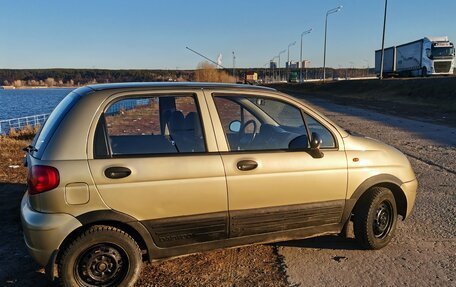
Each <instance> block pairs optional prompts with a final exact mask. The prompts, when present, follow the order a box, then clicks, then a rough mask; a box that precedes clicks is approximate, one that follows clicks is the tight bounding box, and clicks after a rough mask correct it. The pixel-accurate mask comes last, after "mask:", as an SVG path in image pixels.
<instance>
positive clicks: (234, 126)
mask: <svg viewBox="0 0 456 287" xmlns="http://www.w3.org/2000/svg"><path fill="white" fill-rule="evenodd" d="M229 127H230V131H232V132H234V133H238V132H239V131H240V130H241V122H240V121H237V120H236V121H232V122H231V123H230V126H229Z"/></svg>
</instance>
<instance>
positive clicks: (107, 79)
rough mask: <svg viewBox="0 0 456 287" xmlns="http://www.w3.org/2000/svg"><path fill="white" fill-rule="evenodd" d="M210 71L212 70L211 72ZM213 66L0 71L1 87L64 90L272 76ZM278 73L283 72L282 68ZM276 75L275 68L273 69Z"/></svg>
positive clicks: (318, 73)
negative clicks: (176, 68)
mask: <svg viewBox="0 0 456 287" xmlns="http://www.w3.org/2000/svg"><path fill="white" fill-rule="evenodd" d="M211 70H212V71H211ZM213 70H215V66H211V65H210V64H209V63H205V62H202V63H200V64H199V65H198V67H197V68H196V70H108V69H0V85H3V86H15V87H21V86H47V87H55V86H57V87H59V86H61V87H65V86H72V87H73V86H82V85H87V84H96V83H116V82H163V81H221V82H242V81H243V80H244V75H245V74H246V73H247V72H257V73H258V76H259V78H261V79H265V78H266V79H267V78H268V77H269V78H271V77H272V76H273V74H272V70H271V69H266V68H237V69H236V70H235V77H233V75H232V70H231V69H226V70H217V71H218V72H217V73H214V72H213ZM280 70H281V73H282V74H283V75H284V74H285V73H286V69H285V68H281V69H280ZM274 72H275V73H277V72H278V70H277V69H275V70H274ZM322 74H323V69H322V68H308V69H306V73H305V75H306V76H307V78H308V79H319V78H321V77H322ZM326 74H327V75H329V76H331V75H332V77H340V78H344V77H362V76H368V75H369V76H372V75H374V71H373V69H369V70H367V69H348V68H346V69H344V68H341V69H332V68H328V69H327V71H326Z"/></svg>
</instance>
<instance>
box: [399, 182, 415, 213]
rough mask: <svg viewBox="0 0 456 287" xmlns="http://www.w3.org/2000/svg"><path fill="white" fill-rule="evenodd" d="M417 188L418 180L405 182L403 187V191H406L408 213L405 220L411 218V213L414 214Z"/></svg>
mask: <svg viewBox="0 0 456 287" xmlns="http://www.w3.org/2000/svg"><path fill="white" fill-rule="evenodd" d="M417 188H418V181H417V180H416V178H415V179H414V180H412V181H408V182H404V183H403V184H402V185H401V189H402V190H403V191H404V194H405V198H406V199H407V212H406V213H405V218H407V217H409V215H410V213H412V209H413V205H415V199H416V190H417ZM405 218H404V219H405Z"/></svg>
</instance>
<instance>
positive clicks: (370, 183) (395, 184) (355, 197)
mask: <svg viewBox="0 0 456 287" xmlns="http://www.w3.org/2000/svg"><path fill="white" fill-rule="evenodd" d="M402 184H403V182H402V181H401V180H400V179H399V178H397V177H395V176H394V175H390V174H379V175H375V176H373V177H370V178H368V179H366V180H365V181H363V182H362V183H361V184H360V185H359V186H358V187H357V188H356V190H355V192H353V194H352V196H351V197H350V198H347V201H346V204H345V209H344V214H343V218H342V219H343V222H344V223H345V222H346V221H347V220H349V219H350V217H351V214H352V212H353V210H354V208H355V207H356V204H357V203H358V202H360V199H361V198H362V197H363V196H364V195H365V194H366V192H368V191H369V190H370V189H371V188H372V187H375V186H380V187H385V188H388V189H389V190H391V192H392V193H393V195H394V199H395V200H396V204H397V212H398V214H399V215H401V216H402V220H405V218H406V214H407V198H406V197H405V193H404V191H403V190H402V189H401V185H402Z"/></svg>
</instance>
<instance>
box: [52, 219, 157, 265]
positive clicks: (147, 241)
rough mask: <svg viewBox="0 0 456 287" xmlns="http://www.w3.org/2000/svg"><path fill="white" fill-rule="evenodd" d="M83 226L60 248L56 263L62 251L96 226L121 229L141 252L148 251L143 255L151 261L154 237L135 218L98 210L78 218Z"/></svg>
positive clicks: (70, 235) (74, 231) (69, 236)
mask: <svg viewBox="0 0 456 287" xmlns="http://www.w3.org/2000/svg"><path fill="white" fill-rule="evenodd" d="M76 218H77V219H78V220H79V221H80V222H81V224H82V226H80V227H78V228H76V229H75V230H73V231H72V232H71V233H70V234H68V236H67V237H65V239H64V240H63V242H62V243H61V244H60V246H59V252H58V254H57V257H56V262H58V260H59V258H60V255H61V251H62V250H63V249H64V248H65V247H66V246H67V245H68V244H70V242H71V241H72V240H73V239H75V238H76V237H77V236H78V235H79V234H81V232H84V231H85V230H87V229H88V228H90V227H91V226H94V225H107V226H112V227H116V228H119V229H121V230H123V231H125V232H126V233H127V234H128V235H130V236H131V237H132V238H133V239H134V240H135V241H136V243H137V244H138V245H139V247H140V248H141V250H146V252H147V253H146V254H144V255H143V259H144V260H148V261H150V260H151V259H152V258H151V250H152V249H153V248H154V243H153V240H152V237H151V236H150V234H149V232H148V231H147V229H146V228H145V227H144V225H142V224H141V223H140V222H139V221H138V220H136V219H135V218H133V217H131V216H129V215H126V214H124V213H121V212H117V211H114V210H96V211H91V212H88V213H84V214H81V215H79V216H77V217H76Z"/></svg>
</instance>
